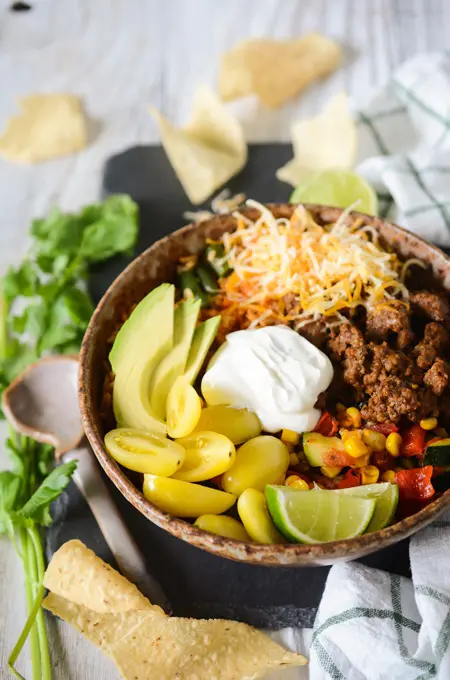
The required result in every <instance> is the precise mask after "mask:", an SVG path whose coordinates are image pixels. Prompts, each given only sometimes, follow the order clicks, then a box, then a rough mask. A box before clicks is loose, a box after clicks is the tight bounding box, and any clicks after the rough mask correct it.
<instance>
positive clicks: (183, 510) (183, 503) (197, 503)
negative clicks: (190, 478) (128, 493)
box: [143, 475, 236, 517]
mask: <svg viewBox="0 0 450 680" xmlns="http://www.w3.org/2000/svg"><path fill="white" fill-rule="evenodd" d="M143 492H144V496H145V497H146V498H147V499H148V500H149V501H150V502H151V503H153V505H156V507H157V508H159V509H160V510H164V511H165V512H168V513H169V514H171V515H174V516H175V517H199V516H200V515H220V514H221V513H222V512H226V511H227V510H228V509H229V508H231V506H232V505H233V504H234V503H235V502H236V496H233V495H232V494H231V493H226V492H225V491H219V490H218V489H210V488H209V487H207V486H202V485H201V484H191V482H182V481H180V480H179V479H172V478H171V477H157V476H155V475H144V488H143Z"/></svg>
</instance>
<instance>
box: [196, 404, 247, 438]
mask: <svg viewBox="0 0 450 680" xmlns="http://www.w3.org/2000/svg"><path fill="white" fill-rule="evenodd" d="M195 429H196V430H209V431H211V432H218V433H219V434H223V435H225V437H228V439H231V441H232V442H233V444H242V442H246V441H247V440H248V439H252V438H253V437H257V436H258V435H259V433H260V432H261V423H260V422H259V418H258V416H257V415H256V414H255V413H252V412H251V411H248V410H247V409H246V408H233V407H232V406H226V405H225V404H220V405H218V406H207V407H206V408H204V409H203V410H202V412H201V415H200V420H199V421H198V423H197V426H196V428H195Z"/></svg>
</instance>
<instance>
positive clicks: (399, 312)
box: [366, 303, 414, 349]
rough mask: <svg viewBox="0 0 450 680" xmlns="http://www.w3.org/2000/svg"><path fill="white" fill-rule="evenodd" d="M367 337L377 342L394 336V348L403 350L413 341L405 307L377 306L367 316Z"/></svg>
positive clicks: (397, 305) (399, 305)
mask: <svg viewBox="0 0 450 680" xmlns="http://www.w3.org/2000/svg"><path fill="white" fill-rule="evenodd" d="M366 327H367V335H368V337H369V338H371V339H373V340H376V341H378V342H380V341H382V340H387V339H388V338H389V337H390V336H391V335H393V334H394V335H395V340H396V346H397V347H398V348H399V349H404V348H406V347H408V345H410V344H411V342H412V341H413V339H414V333H412V331H411V328H410V323H409V312H408V309H407V307H406V306H405V305H403V304H401V303H398V304H396V305H395V306H389V307H388V306H386V305H378V306H377V307H375V308H374V309H372V310H371V311H369V313H368V315H367V322H366Z"/></svg>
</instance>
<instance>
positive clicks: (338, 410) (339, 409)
mask: <svg viewBox="0 0 450 680" xmlns="http://www.w3.org/2000/svg"><path fill="white" fill-rule="evenodd" d="M345 410H346V409H345V406H344V404H341V403H340V402H338V403H337V404H336V413H341V412H342V411H345Z"/></svg>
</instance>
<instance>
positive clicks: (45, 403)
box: [2, 355, 170, 612]
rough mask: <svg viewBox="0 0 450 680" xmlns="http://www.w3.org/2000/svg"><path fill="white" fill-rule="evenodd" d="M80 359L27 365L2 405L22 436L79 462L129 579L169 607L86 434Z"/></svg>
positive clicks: (82, 485) (91, 501)
mask: <svg viewBox="0 0 450 680" xmlns="http://www.w3.org/2000/svg"><path fill="white" fill-rule="evenodd" d="M77 376H78V357H76V356H69V355H67V356H54V357H46V358H43V359H40V360H39V361H37V362H36V363H34V364H31V365H30V366H28V368H26V369H25V371H24V372H23V373H22V374H21V375H19V376H18V377H17V378H16V379H15V380H14V382H12V383H11V385H10V386H9V387H8V388H7V389H6V390H5V391H4V393H3V399H2V406H3V411H4V413H5V415H6V418H7V419H8V421H9V422H10V423H11V425H12V426H13V427H14V429H15V430H16V431H17V432H20V433H21V434H24V435H26V436H28V437H31V438H32V439H36V440H37V441H38V442H42V443H46V444H51V445H52V446H54V447H55V456H56V458H57V459H60V460H64V462H67V461H69V460H76V461H77V468H76V470H75V473H74V475H73V480H74V482H75V484H76V485H77V487H78V488H79V490H80V491H81V493H82V494H83V496H84V497H85V499H86V501H87V503H88V505H89V507H90V509H91V511H92V514H93V515H94V517H95V519H96V520H97V523H98V525H99V527H100V530H101V531H102V533H103V536H104V538H105V540H106V543H107V544H108V546H109V548H110V550H111V552H112V554H113V555H114V558H115V560H116V562H117V565H118V567H119V569H120V571H121V572H122V574H123V575H124V576H126V577H127V578H128V579H129V580H130V581H132V582H133V583H135V584H136V585H137V586H138V588H139V589H140V590H141V591H142V592H143V593H144V595H146V596H147V597H148V598H149V600H150V602H152V604H158V605H159V606H160V607H162V608H163V609H164V610H165V611H166V612H169V610H170V605H169V602H168V600H167V598H166V596H165V595H164V593H163V590H162V588H161V586H160V585H159V583H158V582H157V581H156V580H155V579H154V578H153V576H152V575H151V574H150V573H149V571H148V568H147V566H146V564H145V561H144V558H143V556H142V554H141V552H140V551H139V549H138V547H137V545H136V543H135V541H134V539H133V537H132V536H131V534H130V532H129V531H128V528H127V527H126V525H125V523H124V521H123V519H122V517H121V515H120V514H119V512H118V510H117V508H116V506H115V504H114V503H113V500H112V498H111V496H110V494H109V491H108V489H107V488H106V485H105V483H104V481H103V479H102V476H101V474H100V470H99V468H98V465H97V461H96V460H95V457H94V455H93V453H92V450H91V448H90V446H89V444H88V442H87V440H86V438H85V436H84V432H83V427H82V424H81V417H80V411H79V406H78V393H77V382H78V377H77Z"/></svg>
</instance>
